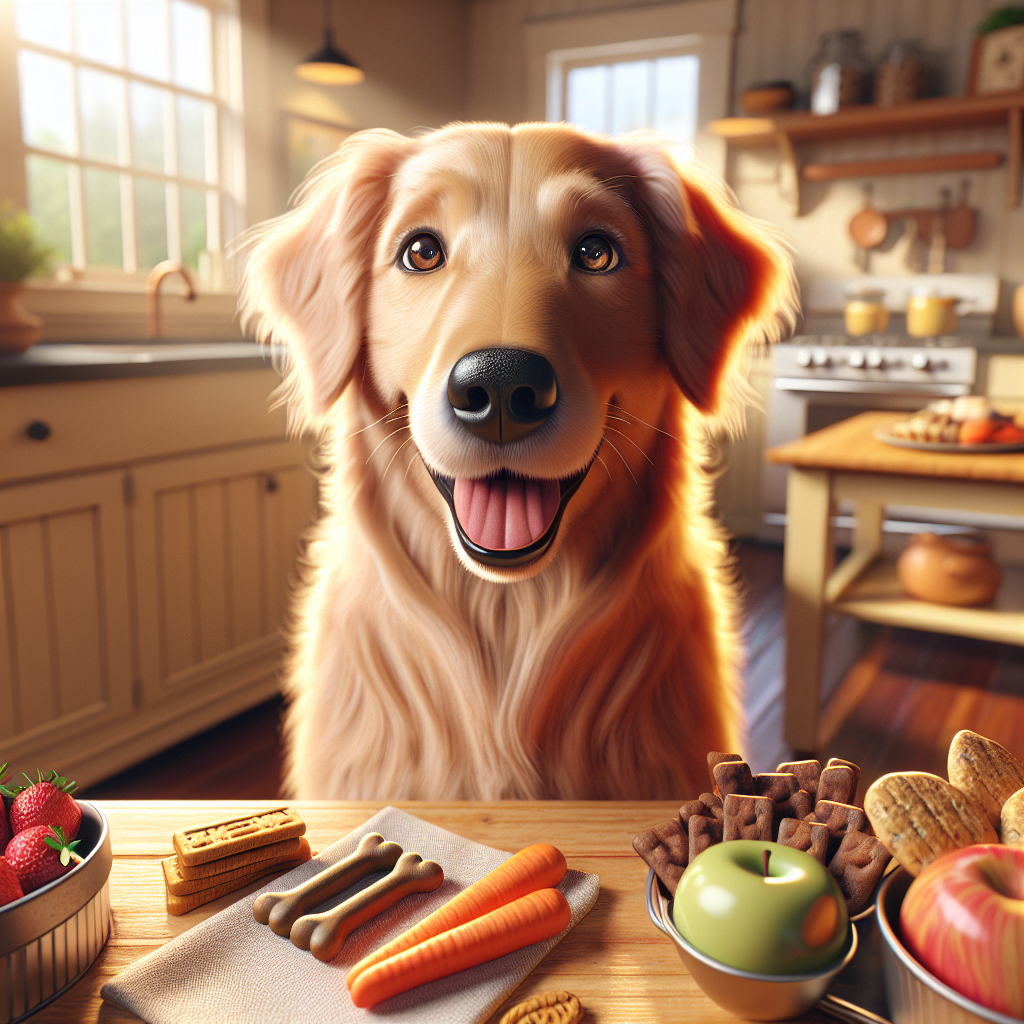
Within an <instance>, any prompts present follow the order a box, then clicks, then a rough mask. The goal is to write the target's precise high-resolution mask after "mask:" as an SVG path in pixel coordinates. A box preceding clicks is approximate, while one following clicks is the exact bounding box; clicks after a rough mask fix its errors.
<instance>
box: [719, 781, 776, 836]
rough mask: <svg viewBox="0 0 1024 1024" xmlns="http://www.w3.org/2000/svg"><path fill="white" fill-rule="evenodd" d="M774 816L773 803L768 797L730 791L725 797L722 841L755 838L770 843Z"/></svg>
mask: <svg viewBox="0 0 1024 1024" xmlns="http://www.w3.org/2000/svg"><path fill="white" fill-rule="evenodd" d="M774 816H775V803H774V802H773V801H772V800H771V799H769V798H768V797H766V796H746V795H743V796H741V795H740V794H739V793H730V794H729V795H728V796H727V797H726V798H725V818H724V819H723V822H722V841H723V842H729V840H731V839H756V840H758V841H759V842H762V843H770V842H771V841H772V820H773V818H774Z"/></svg>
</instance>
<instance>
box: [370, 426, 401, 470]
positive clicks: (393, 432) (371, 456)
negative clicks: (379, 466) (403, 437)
mask: <svg viewBox="0 0 1024 1024" xmlns="http://www.w3.org/2000/svg"><path fill="white" fill-rule="evenodd" d="M403 430H408V431H411V430H412V427H399V428H398V429H397V430H392V431H391V433H390V434H388V436H387V437H385V438H384V441H390V440H391V438H393V437H394V436H395V434H400V433H401V432H402V431H403ZM409 436H410V438H411V437H412V434H411V433H410V435H409ZM384 441H381V442H380V444H378V445H377V447H376V448H374V449H373V451H372V452H370V454H369V455H367V456H366V462H364V463H363V465H364V466H365V465H366V463H367V462H369V461H370V459H372V458H373V457H374V455H376V454H377V449H379V448H380V445H381V444H383V443H384ZM399 451H401V449H399ZM388 465H390V463H388Z"/></svg>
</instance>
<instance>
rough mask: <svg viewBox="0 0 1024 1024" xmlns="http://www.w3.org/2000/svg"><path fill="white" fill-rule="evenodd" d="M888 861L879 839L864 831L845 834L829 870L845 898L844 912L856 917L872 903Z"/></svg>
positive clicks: (887, 853)
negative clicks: (845, 910) (846, 911)
mask: <svg viewBox="0 0 1024 1024" xmlns="http://www.w3.org/2000/svg"><path fill="white" fill-rule="evenodd" d="M890 860H891V856H890V854H889V851H888V850H887V849H886V848H885V847H884V846H883V845H882V842H881V840H880V839H876V838H875V837H874V836H869V835H865V833H863V832H847V833H846V835H845V836H843V841H842V842H841V843H840V844H839V849H838V850H837V851H836V854H835V856H834V857H833V858H832V860H831V861H829V865H828V869H829V871H831V872H832V874H833V876H834V877H835V880H836V881H837V882H838V883H839V888H840V889H842V891H843V895H844V896H845V897H846V909H847V910H848V911H849V912H850V914H851V915H853V914H859V913H860V912H861V911H862V910H863V909H864V908H865V907H866V906H867V905H868V904H869V903H870V902H871V900H872V897H873V896H874V895H875V889H877V888H878V882H879V880H880V879H881V877H882V874H883V872H884V871H885V868H886V865H887V864H888V863H889V861H890Z"/></svg>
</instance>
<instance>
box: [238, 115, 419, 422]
mask: <svg viewBox="0 0 1024 1024" xmlns="http://www.w3.org/2000/svg"><path fill="white" fill-rule="evenodd" d="M415 145H416V143H415V141H414V140H411V139H407V138H405V137H403V136H401V135H398V134H397V133H395V132H391V131H387V130H386V129H380V130H374V131H365V132H357V133H356V134H355V135H353V136H351V137H350V138H349V139H346V140H345V142H344V143H342V145H341V146H340V147H339V149H338V151H337V152H336V153H335V154H334V155H333V156H331V157H329V158H328V159H326V160H324V161H322V162H321V163H320V164H318V165H317V166H316V168H314V170H313V171H312V172H311V174H310V176H309V177H308V178H307V179H306V181H305V182H304V183H303V185H302V187H301V189H300V190H299V192H298V197H297V202H296V205H295V207H294V208H293V209H292V210H290V211H289V212H288V213H286V214H284V215H283V216H281V217H277V218H276V219H274V220H271V221H267V222H266V223H265V224H261V225H258V226H257V227H256V228H254V229H253V230H252V231H251V232H250V233H249V234H248V235H247V236H246V237H245V238H244V239H243V241H242V245H241V248H242V249H246V250H248V256H247V259H246V262H245V267H244V270H243V272H242V280H241V286H240V289H239V300H238V308H239V312H240V319H241V323H242V327H243V329H245V330H247V331H249V332H251V333H252V334H254V335H255V336H256V337H257V338H258V339H259V340H260V341H261V342H276V343H278V344H283V345H286V346H287V347H288V350H289V357H288V364H289V372H288V378H287V380H286V382H285V385H284V393H285V395H286V397H287V400H288V405H289V413H290V415H291V417H292V419H293V422H294V423H295V424H297V425H300V426H303V425H306V424H311V423H316V422H317V421H318V420H320V419H321V418H322V417H323V416H324V414H325V413H326V412H327V411H328V410H329V409H330V407H331V405H333V403H334V401H335V400H336V399H337V397H338V396H339V395H340V394H341V392H342V391H343V390H344V388H345V385H346V384H347V383H348V381H349V379H350V378H351V376H352V373H353V370H354V368H355V366H356V361H357V358H358V356H359V351H360V347H361V344H362V340H363V323H364V307H365V291H366V282H367V278H368V276H369V269H370V264H371V261H372V258H373V244H374V239H375V236H376V230H377V226H378V223H379V221H380V214H381V210H382V208H383V206H384V204H385V202H386V200H387V194H388V186H389V179H390V177H391V175H392V174H393V173H394V172H395V169H396V168H397V166H398V165H399V163H400V162H401V161H402V159H403V158H404V156H405V155H406V154H407V152H408V151H409V150H410V148H412V147H414V146H415Z"/></svg>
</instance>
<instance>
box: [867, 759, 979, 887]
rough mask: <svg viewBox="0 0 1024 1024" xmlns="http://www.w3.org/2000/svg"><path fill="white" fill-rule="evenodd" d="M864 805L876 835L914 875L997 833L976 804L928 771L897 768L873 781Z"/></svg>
mask: <svg viewBox="0 0 1024 1024" xmlns="http://www.w3.org/2000/svg"><path fill="white" fill-rule="evenodd" d="M864 809H865V811H866V812H867V816H868V820H869V821H870V822H871V825H872V827H873V828H874V830H875V835H876V836H878V838H879V839H880V840H881V841H882V842H883V843H884V844H885V848H886V849H887V850H888V851H889V852H890V853H891V854H892V855H893V856H894V857H895V858H896V859H897V860H898V861H899V862H900V864H902V865H903V867H905V868H906V869H907V870H908V871H909V872H910V873H911V874H912V875H919V874H920V873H921V871H922V870H923V869H924V868H926V867H927V866H928V865H929V864H931V862H932V861H933V860H935V858H936V857H941V856H942V854H944V853H950V852H951V851H953V850H958V849H960V848H962V847H964V846H970V845H971V844H972V843H997V842H999V836H998V835H997V834H996V830H995V829H994V828H993V827H992V823H991V822H990V821H989V820H988V818H987V817H986V816H985V812H984V811H983V810H982V809H981V807H980V806H979V805H978V803H977V802H976V801H975V800H973V799H971V797H969V796H967V795H966V794H965V793H962V792H961V791H960V790H959V789H957V788H956V787H955V786H952V785H950V784H949V783H948V782H946V780H945V779H940V778H939V777H938V776H937V775H929V774H928V773H927V772H894V773H892V774H890V775H883V776H882V777H881V778H880V779H878V780H877V781H876V782H873V783H872V784H871V787H870V788H869V789H868V791H867V793H866V794H865V796H864Z"/></svg>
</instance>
